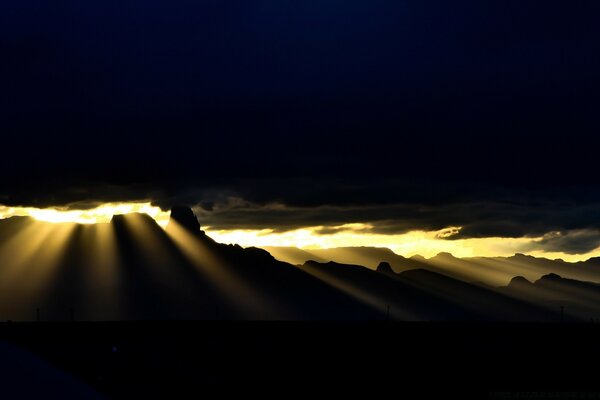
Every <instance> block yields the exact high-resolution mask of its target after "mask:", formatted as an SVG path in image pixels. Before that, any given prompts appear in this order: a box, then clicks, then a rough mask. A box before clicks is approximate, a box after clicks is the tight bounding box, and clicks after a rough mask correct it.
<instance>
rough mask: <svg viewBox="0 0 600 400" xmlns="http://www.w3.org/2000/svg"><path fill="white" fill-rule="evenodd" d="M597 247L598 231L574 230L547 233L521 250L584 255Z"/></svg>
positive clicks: (599, 243) (599, 242) (599, 235)
mask: <svg viewBox="0 0 600 400" xmlns="http://www.w3.org/2000/svg"><path fill="white" fill-rule="evenodd" d="M598 247H600V231H598V230H575V231H570V232H549V233H547V234H545V235H544V237H543V238H542V239H541V240H538V241H535V242H532V243H530V244H528V245H527V246H525V247H524V248H523V250H524V251H532V250H543V251H546V252H564V253H567V254H585V253H588V252H590V251H592V250H595V249H597V248H598Z"/></svg>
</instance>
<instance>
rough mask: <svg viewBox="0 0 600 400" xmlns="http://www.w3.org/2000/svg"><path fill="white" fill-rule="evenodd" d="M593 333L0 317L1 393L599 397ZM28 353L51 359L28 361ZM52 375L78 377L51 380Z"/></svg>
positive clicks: (573, 328) (543, 327) (553, 327)
mask: <svg viewBox="0 0 600 400" xmlns="http://www.w3.org/2000/svg"><path fill="white" fill-rule="evenodd" d="M599 338H600V325H597V324H591V323H590V324H481V323H479V324H468V323H464V324H463V323H399V322H390V323H386V322H376V323H306V322H301V323H300V322H299V323H294V322H225V321H213V322H110V323H106V322H104V323H103V322H90V323H86V322H63V323H61V322H54V323H51V322H46V323H45V322H41V323H2V324H1V325H0V343H1V344H2V345H1V346H0V352H2V353H3V354H2V357H1V359H2V362H1V363H0V368H1V370H0V373H1V375H0V376H1V377H3V379H4V380H5V382H4V384H3V390H4V391H5V392H6V391H8V392H9V393H10V391H20V390H21V389H23V392H22V393H21V394H25V395H27V394H35V393H36V390H37V391H42V390H43V391H45V395H46V396H48V397H50V396H49V395H50V393H48V392H47V391H48V390H50V391H56V393H61V397H63V398H65V397H68V395H69V394H72V395H73V397H81V396H82V395H81V393H82V392H81V388H82V387H83V388H84V393H87V392H85V390H89V389H90V387H91V389H92V390H91V391H90V393H91V392H93V391H94V390H95V391H97V392H98V393H100V394H101V395H103V396H107V397H123V398H134V397H135V398H140V396H145V397H169V398H173V397H178V396H176V395H184V394H185V395H186V396H185V397H198V396H201V395H202V394H203V393H204V391H205V390H208V389H210V388H211V386H215V385H216V386H219V385H221V386H222V388H223V389H224V390H233V389H245V388H250V389H252V390H258V391H261V392H264V391H272V392H277V391H279V390H280V389H279V388H282V389H281V390H284V392H282V393H288V394H289V393H292V392H297V391H311V390H312V389H313V388H314V389H315V390H316V389H317V388H320V387H321V386H322V385H325V386H329V387H331V388H333V389H334V390H336V391H338V392H346V391H352V390H354V389H355V388H357V387H359V388H362V389H367V390H368V391H369V392H371V394H373V395H377V394H379V395H380V396H381V397H384V396H385V397H390V396H391V397H394V398H400V397H402V395H404V394H406V395H409V394H410V395H415V394H421V395H432V394H434V395H436V397H437V398H451V397H452V396H456V395H457V394H459V395H461V396H463V397H464V396H468V397H471V398H600V396H597V395H596V394H595V393H590V392H595V391H598V390H600V381H599V380H598V378H597V368H596V366H595V363H596V361H597V360H598V356H599V355H600V340H599ZM20 349H24V350H26V351H25V352H22V351H21V350H20ZM29 353H31V354H32V355H33V356H35V358H40V359H42V360H44V361H45V362H42V363H41V364H43V365H45V364H46V363H47V364H49V366H48V365H45V367H44V368H41V369H40V368H30V367H29V366H28V364H27V363H28V362H29V361H24V360H25V359H28V358H29V357H31V354H29ZM7 354H8V355H9V356H8V357H7ZM32 358H33V357H32ZM15 366H18V368H16V367H15ZM49 370H51V371H52V372H51V373H50V374H51V375H52V374H54V372H55V371H58V372H59V373H60V374H63V372H62V371H66V372H67V374H63V375H65V376H67V377H68V378H69V375H70V378H72V377H74V378H75V379H70V378H69V379H66V378H48V373H49V372H48V371H49ZM61 370H62V371H61ZM20 374H24V375H25V376H20ZM47 381H51V382H50V383H48V382H47ZM77 381H79V382H83V383H84V384H85V385H82V386H81V387H79V386H78V385H79V384H78V383H77ZM44 385H45V386H47V387H45V386H44ZM86 385H87V386H88V388H85V386H86ZM282 385H283V386H282ZM74 387H75V388H74ZM78 390H79V392H78ZM390 390H392V391H391V392H389V391H390ZM557 391H559V392H569V393H562V394H561V397H557V396H558V395H557V394H556V392H557ZM506 392H513V394H512V395H509V394H508V393H506ZM514 392H543V393H528V394H523V393H516V394H515V393H514ZM573 392H577V393H573ZM582 392H586V393H582ZM386 393H389V394H387V395H386ZM519 396H521V397H519ZM523 396H525V397H523ZM526 396H529V397H526ZM533 396H537V397H533ZM540 396H541V397H540ZM552 396H554V397H552ZM378 397H379V396H378Z"/></svg>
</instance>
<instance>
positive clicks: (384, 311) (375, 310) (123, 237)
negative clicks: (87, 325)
mask: <svg viewBox="0 0 600 400" xmlns="http://www.w3.org/2000/svg"><path fill="white" fill-rule="evenodd" d="M278 249H279V250H282V249H281V248H278ZM292 249H293V248H292ZM338 253H339V254H344V257H350V256H351V255H352V254H356V253H360V254H364V257H366V258H368V259H369V260H373V259H374V257H376V256H378V255H384V256H385V257H386V258H387V259H391V260H393V262H396V263H398V262H406V263H407V264H403V266H399V267H395V266H394V265H393V264H392V262H390V261H386V260H380V261H379V262H378V263H377V264H376V265H374V266H373V267H370V268H368V267H365V266H362V265H357V264H346V263H339V262H323V258H324V257H326V256H327V254H329V255H331V254H333V253H331V252H328V251H313V250H307V251H298V252H296V253H295V254H296V255H302V256H305V255H307V254H309V255H317V257H316V258H315V259H314V260H308V261H306V262H304V263H302V264H300V265H292V264H289V263H286V262H283V261H279V260H277V259H276V258H275V257H273V255H271V254H270V253H269V252H267V251H266V250H264V249H259V248H255V247H250V248H242V247H241V246H239V245H226V244H221V243H217V242H216V241H214V240H213V239H212V238H210V237H209V236H208V235H206V233H205V232H203V231H202V230H201V225H200V223H199V222H198V220H197V218H196V216H195V215H194V213H193V211H192V210H191V209H189V208H186V207H175V208H173V210H172V212H171V218H170V220H169V222H168V224H167V226H166V228H165V229H163V228H161V227H160V226H159V225H158V224H157V223H156V222H155V221H154V219H152V218H151V217H150V216H148V215H146V214H136V213H134V214H126V215H115V216H114V217H113V218H112V220H111V221H110V223H105V224H95V225H82V224H75V223H61V224H53V223H48V222H40V221H37V220H34V219H32V218H28V217H13V218H8V219H5V220H0V319H1V320H34V319H39V320H170V319H178V320H179V319H181V320H215V319H225V320H384V319H394V320H422V321H431V320H436V321H447V320H469V321H471V320H481V321H556V320H558V319H559V318H561V316H560V315H563V314H566V315H567V316H569V317H573V318H577V319H579V320H581V319H586V318H593V317H595V316H596V315H600V313H599V312H598V310H597V308H598V307H597V306H596V304H600V301H598V300H600V296H599V292H600V290H599V289H598V288H599V286H598V285H596V284H594V283H591V282H584V281H579V280H575V279H565V278H563V277H561V276H559V275H558V272H560V271H562V270H564V268H566V267H565V266H563V264H562V263H560V262H559V263H558V264H556V262H555V264H552V262H549V260H545V261H544V260H541V261H540V259H536V258H530V257H526V256H515V257H514V258H516V259H518V260H517V261H518V262H512V263H510V262H508V261H507V259H502V258H470V259H459V258H456V257H454V256H452V255H451V254H448V253H441V254H438V255H437V256H436V257H433V258H431V259H422V258H419V257H413V258H405V257H401V256H394V253H393V252H391V251H390V250H388V249H374V248H342V249H338ZM319 255H320V256H319ZM553 266H559V267H560V268H557V271H556V272H555V274H554V275H548V272H547V269H549V268H552V267H553ZM502 268H504V269H502ZM561 268H562V269H561ZM570 268H571V269H582V268H580V266H578V265H573V264H571V265H570ZM588 269H589V270H592V271H594V269H593V268H592V267H590V268H588ZM474 271H475V272H474ZM518 271H526V272H528V274H529V275H525V276H530V275H536V274H538V273H540V272H541V271H546V274H545V275H540V277H541V278H540V277H538V278H540V279H538V280H536V281H535V283H531V282H530V281H529V280H527V278H526V277H521V275H520V274H516V273H515V272H518ZM510 274H514V275H512V276H511V277H510V279H508V280H507V281H506V282H507V284H506V285H505V286H500V287H496V286H493V285H489V281H491V282H495V281H496V280H501V281H502V280H504V279H505V278H504V277H505V276H506V275H510ZM572 274H575V275H576V274H577V273H572ZM498 276H499V277H500V278H501V279H500V278H498ZM515 276H517V278H514V277H515ZM489 277H491V279H488V278H489ZM475 278H482V279H478V280H476V279H475ZM513 278H514V279H513ZM486 280H487V281H486ZM558 305H560V306H562V307H563V308H562V309H561V308H560V307H558ZM565 308H566V309H567V311H566V312H565V311H564V310H565ZM563 317H564V315H563Z"/></svg>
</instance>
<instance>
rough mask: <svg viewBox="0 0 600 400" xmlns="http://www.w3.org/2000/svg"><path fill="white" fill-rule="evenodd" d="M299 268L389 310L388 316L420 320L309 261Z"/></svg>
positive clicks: (371, 304) (347, 292)
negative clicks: (391, 306)
mask: <svg viewBox="0 0 600 400" xmlns="http://www.w3.org/2000/svg"><path fill="white" fill-rule="evenodd" d="M299 268H300V270H302V271H304V272H306V273H308V274H310V275H312V276H314V277H315V278H317V279H319V280H321V281H322V282H325V283H327V284H328V285H330V286H331V287H333V288H336V289H337V290H339V291H341V292H343V293H346V294H347V295H349V296H351V297H353V298H355V299H356V300H358V301H360V302H362V303H363V304H367V305H369V306H371V307H373V308H374V309H375V310H378V311H379V312H381V313H382V314H385V313H386V312H388V311H389V313H390V317H392V318H393V319H398V320H407V321H416V320H420V319H421V317H419V316H418V315H416V314H414V313H410V312H408V311H405V310H401V309H398V308H397V307H393V308H389V305H390V301H388V300H387V299H385V298H384V297H383V296H380V295H377V294H376V293H372V292H370V291H368V290H366V289H363V288H361V287H359V286H357V285H355V284H354V283H352V282H349V281H347V280H345V279H342V278H339V277H337V276H336V275H334V274H333V273H330V272H328V271H327V270H325V268H322V267H321V266H317V265H314V264H311V263H306V264H304V265H302V266H299Z"/></svg>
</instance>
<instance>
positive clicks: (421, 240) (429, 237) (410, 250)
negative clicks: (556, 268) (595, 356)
mask: <svg viewBox="0 0 600 400" xmlns="http://www.w3.org/2000/svg"><path fill="white" fill-rule="evenodd" d="M323 228H324V227H322V226H313V227H306V228H302V229H296V230H291V231H286V232H274V231H273V230H270V229H262V230H242V229H238V230H215V231H212V230H210V227H208V228H207V229H206V232H207V233H208V234H209V235H210V236H211V237H212V238H214V239H215V240H217V241H219V242H222V243H238V244H240V245H241V246H257V247H264V246H292V247H299V248H303V249H322V248H333V247H348V246H373V247H387V248H389V249H391V250H392V251H394V252H395V253H397V254H400V255H403V256H405V257H410V256H413V255H416V254H419V255H422V256H424V257H433V256H435V255H436V254H438V253H440V252H449V253H452V254H453V255H454V256H456V257H477V256H483V257H493V256H511V255H513V254H515V253H525V254H530V255H533V256H537V257H546V258H550V259H555V258H562V259H563V260H565V261H570V262H576V261H583V260H587V259H588V258H590V257H594V256H597V255H600V251H599V250H598V249H595V250H593V251H591V252H588V253H585V254H566V253H563V252H545V251H543V250H537V249H535V250H534V248H535V247H536V244H537V243H539V242H540V241H542V240H543V239H544V238H543V237H522V238H502V237H486V238H468V239H457V240H448V239H445V238H447V237H448V236H447V235H448V233H449V232H453V231H455V229H457V228H454V227H450V228H445V229H442V230H439V231H420V230H415V231H410V232H407V233H403V234H377V233H369V232H368V228H369V226H368V225H366V224H345V225H341V226H339V227H337V228H339V230H338V231H337V232H335V233H331V234H320V233H319V231H320V230H322V229H323ZM329 228H330V227H329Z"/></svg>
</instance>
